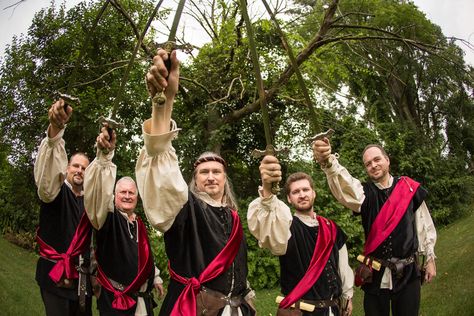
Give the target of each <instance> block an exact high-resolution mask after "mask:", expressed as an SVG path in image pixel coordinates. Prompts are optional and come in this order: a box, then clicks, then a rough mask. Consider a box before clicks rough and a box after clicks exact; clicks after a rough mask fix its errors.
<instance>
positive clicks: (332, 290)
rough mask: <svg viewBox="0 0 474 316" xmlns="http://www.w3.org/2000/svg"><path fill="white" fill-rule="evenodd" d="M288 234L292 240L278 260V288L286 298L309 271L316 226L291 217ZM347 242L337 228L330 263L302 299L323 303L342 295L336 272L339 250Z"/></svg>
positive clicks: (315, 238)
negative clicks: (289, 233) (279, 286)
mask: <svg viewBox="0 0 474 316" xmlns="http://www.w3.org/2000/svg"><path fill="white" fill-rule="evenodd" d="M290 231H291V238H290V239H289V240H288V246H287V250H286V253H285V254H284V255H282V256H280V257H279V259H280V285H281V291H282V293H283V294H284V295H285V296H286V295H288V294H289V293H290V292H291V291H292V290H293V288H294V287H295V286H296V285H297V284H298V282H299V281H300V280H301V279H302V278H303V276H304V275H305V273H306V271H307V270H308V267H309V263H310V261H311V258H312V257H313V252H314V248H315V246H316V240H317V237H318V231H319V226H315V227H310V226H308V225H306V224H304V223H303V222H302V221H301V220H300V219H299V218H298V217H297V216H293V222H292V223H291V227H290ZM346 239H347V237H346V235H345V234H344V232H343V231H342V230H341V229H340V228H339V227H338V226H337V235H336V241H335V244H334V247H333V249H332V251H331V254H330V256H329V260H328V262H327V263H326V266H325V267H324V270H323V271H322V273H321V275H320V277H319V279H318V280H317V281H316V283H315V284H314V285H313V287H312V288H311V289H310V290H309V291H308V292H307V293H306V294H305V295H304V296H303V297H302V299H306V300H326V299H331V298H338V297H339V296H340V295H341V294H342V281H341V278H340V276H339V273H338V264H339V249H341V248H342V247H343V246H344V243H345V242H346Z"/></svg>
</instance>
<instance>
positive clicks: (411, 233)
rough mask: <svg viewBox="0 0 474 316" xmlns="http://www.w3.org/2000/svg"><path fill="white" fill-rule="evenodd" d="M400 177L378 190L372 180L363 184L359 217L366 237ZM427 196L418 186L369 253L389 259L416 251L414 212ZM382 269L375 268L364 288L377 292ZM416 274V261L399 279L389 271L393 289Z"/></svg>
mask: <svg viewBox="0 0 474 316" xmlns="http://www.w3.org/2000/svg"><path fill="white" fill-rule="evenodd" d="M399 180H400V177H393V184H392V186H391V187H389V188H387V189H379V188H377V186H376V185H375V184H374V183H364V184H363V187H364V194H365V200H364V203H362V206H361V212H360V215H361V216H362V225H363V227H364V233H365V237H366V238H367V236H368V234H369V232H370V228H371V227H372V224H373V222H374V220H375V218H376V217H377V215H378V213H379V212H380V209H381V208H382V206H383V205H384V203H385V201H387V199H388V197H389V196H390V194H391V193H392V191H393V189H394V188H395V185H396V184H397V183H398V181H399ZM426 195H427V191H426V190H425V189H424V188H423V187H421V186H419V187H418V190H417V191H416V193H415V195H414V196H413V198H412V200H411V202H410V204H409V205H408V208H407V211H406V212H405V215H404V216H403V217H402V219H401V220H400V223H398V225H397V226H396V227H395V229H394V230H393V231H392V233H391V234H390V235H389V236H388V237H387V239H385V241H383V242H382V244H380V246H378V247H377V249H376V250H375V251H374V252H373V253H372V254H371V256H373V257H376V258H380V259H390V258H392V257H395V258H408V257H410V256H411V255H413V254H415V253H416V251H417V250H418V237H417V233H416V223H415V212H416V210H417V209H418V208H419V207H420V205H421V203H422V202H423V200H424V199H425V197H426ZM355 214H358V213H355ZM383 271H384V269H381V270H380V271H376V270H374V275H373V282H372V283H370V284H367V285H364V286H363V289H364V290H366V291H370V292H373V293H377V292H378V291H379V288H380V282H381V280H382V276H383ZM419 276H420V274H419V271H418V268H417V267H416V265H415V264H412V265H409V266H407V267H405V270H404V275H403V277H402V278H401V279H397V278H396V277H395V275H393V274H392V282H393V291H394V292H397V291H398V290H400V289H401V288H402V287H403V286H404V285H405V284H407V283H408V282H410V281H412V280H413V279H416V278H417V277H419Z"/></svg>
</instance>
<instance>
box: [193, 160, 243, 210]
mask: <svg viewBox="0 0 474 316" xmlns="http://www.w3.org/2000/svg"><path fill="white" fill-rule="evenodd" d="M206 161H217V162H219V163H221V164H222V166H224V173H225V184H224V196H223V198H224V201H225V203H226V204H227V205H228V206H229V207H230V208H232V209H234V210H237V209H238V205H237V199H236V198H235V195H234V191H233V190H232V184H231V183H230V179H229V177H228V176H227V171H226V169H227V168H226V167H227V166H226V162H225V160H224V158H222V157H221V156H220V155H219V154H217V153H215V152H212V151H206V152H204V153H202V154H201V155H200V156H199V157H198V159H196V162H195V163H194V171H193V176H192V178H191V181H190V182H189V190H190V191H191V192H192V193H194V194H196V193H197V192H198V190H197V186H196V169H197V166H199V165H200V164H201V163H203V162H206Z"/></svg>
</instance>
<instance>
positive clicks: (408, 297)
mask: <svg viewBox="0 0 474 316" xmlns="http://www.w3.org/2000/svg"><path fill="white" fill-rule="evenodd" d="M168 59H170V60H168ZM165 61H166V63H165ZM166 64H169V65H170V66H169V69H168V68H167V66H166ZM146 82H147V89H148V91H149V93H150V96H151V97H153V96H155V95H156V94H161V93H162V94H164V104H162V105H158V104H155V103H154V105H153V107H152V114H151V117H150V119H148V120H146V121H145V122H144V123H143V126H142V129H143V140H144V147H143V149H142V150H141V152H140V155H139V157H138V161H137V163H136V170H135V177H136V183H135V181H134V180H133V179H132V178H131V177H123V178H121V179H120V180H118V181H117V183H115V180H116V166H115V164H114V163H113V162H112V159H113V156H114V149H115V144H116V133H115V131H112V130H111V129H109V128H108V126H104V127H103V128H102V129H101V131H100V134H99V135H98V137H97V140H96V149H97V152H96V158H95V159H94V160H93V161H92V162H91V163H90V164H89V159H88V157H87V156H86V155H84V154H82V153H77V154H74V155H72V156H71V158H70V159H69V162H68V160H67V155H66V151H65V144H64V140H63V134H64V129H65V126H66V123H67V122H68V121H69V119H70V117H71V115H72V107H71V106H70V105H67V104H65V101H64V100H62V99H59V100H58V101H56V102H55V103H54V104H53V105H52V106H51V108H50V110H49V123H50V124H49V126H48V129H47V132H46V133H47V135H46V137H45V139H44V140H43V141H42V143H41V145H40V147H39V151H38V158H37V160H36V163H35V170H34V171H35V181H36V184H37V186H38V195H39V197H40V199H41V210H40V224H39V229H38V232H37V241H38V245H39V251H40V259H39V260H38V265H37V272H36V280H37V282H38V284H39V287H40V290H41V296H42V299H43V302H44V306H45V310H46V314H47V315H48V316H49V315H91V314H92V312H91V302H92V294H94V295H95V296H96V297H97V307H98V309H99V312H100V314H101V315H153V308H154V307H155V306H156V303H155V301H154V299H153V294H152V290H153V289H154V288H155V289H156V290H157V292H158V295H159V296H164V293H165V291H164V289H163V281H162V280H161V278H160V276H159V273H160V272H159V270H158V269H157V268H156V266H155V265H154V262H153V255H152V252H151V247H150V242H149V240H148V236H147V231H146V227H145V225H144V223H143V222H142V220H141V219H140V218H139V217H138V216H137V214H135V208H136V205H137V201H138V195H140V196H141V199H142V203H143V208H144V211H145V214H146V217H147V220H148V222H149V223H150V224H151V225H152V226H153V227H154V228H156V229H157V230H159V231H160V232H162V233H163V234H164V243H165V249H166V254H167V256H168V260H169V263H168V269H169V274H170V282H169V285H168V288H167V291H166V296H165V298H164V300H163V303H162V306H161V308H160V315H191V316H192V315H255V314H256V310H255V307H254V305H253V299H254V292H253V291H252V289H251V288H250V284H249V282H248V280H247V276H248V269H247V243H246V240H245V236H244V234H243V229H242V223H241V221H240V218H239V215H238V213H237V203H236V199H235V197H234V194H233V192H232V189H231V185H230V182H229V179H228V175H227V163H226V161H225V160H224V159H223V158H222V157H221V156H220V155H218V154H216V153H212V152H205V153H203V154H202V155H201V156H200V157H198V159H197V160H196V161H195V163H194V173H193V176H192V180H191V181H190V183H189V184H187V183H186V181H185V180H184V178H183V176H182V174H181V171H180V169H179V164H178V157H177V155H176V152H175V150H174V148H173V146H172V140H173V139H174V138H176V137H177V136H178V132H179V128H178V127H177V125H176V123H175V122H174V121H173V120H172V118H171V115H172V110H173V103H174V98H175V95H176V93H177V91H178V82H179V62H178V60H177V58H176V54H175V52H173V53H171V54H168V53H167V52H166V51H164V50H158V53H157V55H156V56H155V57H154V59H153V65H152V66H151V67H150V70H149V71H148V73H147V75H146ZM313 154H314V159H315V160H316V161H318V162H319V163H320V165H321V166H322V169H323V170H324V172H325V173H326V176H327V180H328V183H329V186H330V189H331V191H332V193H333V194H334V196H335V197H336V198H337V200H339V201H340V202H341V203H343V204H344V205H345V206H347V207H348V208H349V209H351V210H352V211H354V213H355V214H359V215H361V216H362V225H363V228H364V232H365V236H366V244H365V246H364V257H365V258H368V260H364V262H365V265H366V267H367V268H368V269H369V270H370V273H371V274H372V276H371V278H370V279H369V278H364V279H363V281H364V284H363V285H362V288H363V290H364V292H365V295H364V309H365V312H366V315H389V314H390V310H391V311H392V314H393V315H418V310H419V302H420V283H421V282H420V280H421V278H423V279H424V280H426V281H427V282H430V281H431V280H432V278H433V277H434V276H435V275H436V268H435V255H434V245H435V242H436V231H435V229H434V225H433V222H432V220H431V216H430V214H429V211H428V208H427V207H426V204H425V202H424V199H425V196H426V191H425V190H424V189H423V188H422V187H421V186H419V184H418V183H417V182H416V181H413V180H411V179H410V178H408V177H394V176H392V175H391V174H390V172H389V165H390V160H389V158H388V155H387V154H386V153H385V151H384V150H383V148H382V147H380V146H376V145H371V146H368V147H367V149H366V150H365V151H364V153H363V162H364V164H365V167H366V170H367V174H368V175H369V177H370V179H371V180H372V182H370V183H364V184H361V183H360V181H359V180H357V179H355V178H353V177H351V176H350V174H349V173H348V171H347V170H346V169H345V168H344V167H342V166H341V165H340V164H339V162H338V160H337V158H336V156H335V155H334V154H332V153H331V146H330V143H329V140H328V139H323V140H319V141H315V142H314V143H313ZM260 175H261V181H262V185H261V186H260V187H259V190H258V195H259V196H258V197H257V198H256V199H255V200H254V201H253V202H252V203H251V204H250V205H249V209H248V212H247V220H248V227H249V230H250V232H251V233H252V235H253V236H255V238H256V239H257V240H258V242H259V245H260V247H263V248H267V249H269V250H270V251H271V252H272V253H273V254H274V255H276V256H278V257H279V260H280V283H281V293H282V295H283V296H282V297H279V306H278V311H277V315H350V314H351V312H352V295H353V284H354V274H353V271H352V269H351V267H350V266H349V261H348V250H347V246H346V240H347V236H346V235H345V234H344V232H343V231H342V230H341V228H340V227H338V226H337V225H336V224H335V223H334V221H332V220H330V219H328V218H324V217H322V216H320V215H318V214H317V213H316V210H315V209H314V206H313V204H314V201H315V198H316V192H315V190H314V186H313V181H312V179H311V177H310V176H309V175H307V174H305V173H301V172H298V173H294V174H292V175H290V176H289V177H288V178H287V181H286V185H285V192H286V197H287V202H288V203H289V204H290V205H291V206H292V207H293V208H294V214H292V212H291V210H290V208H289V207H288V206H287V204H285V203H284V202H283V201H281V200H280V199H279V198H278V197H277V196H276V195H274V194H273V193H272V190H271V188H272V184H273V183H275V182H279V181H281V180H282V172H281V166H280V164H279V161H278V159H277V158H276V157H274V156H265V157H264V158H263V159H262V161H261V164H260ZM114 188H115V189H114ZM91 245H92V246H91ZM418 253H423V254H424V255H425V256H426V258H427V260H426V264H425V265H424V268H425V269H422V270H423V272H424V274H423V276H421V272H422V271H420V269H419V267H418V265H417V260H416V259H417V257H416V255H417V254H418ZM375 262H376V263H380V264H381V265H382V268H381V269H380V271H377V270H373V269H372V266H373V263H375ZM357 277H358V276H356V278H357Z"/></svg>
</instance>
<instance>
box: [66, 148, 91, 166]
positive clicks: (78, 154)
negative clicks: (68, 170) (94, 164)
mask: <svg viewBox="0 0 474 316" xmlns="http://www.w3.org/2000/svg"><path fill="white" fill-rule="evenodd" d="M76 156H82V157H84V158H86V159H87V161H90V160H89V156H87V155H86V153H84V152H82V151H78V152H75V153H74V154H72V155H71V157H70V158H69V163H68V164H69V165H70V164H71V162H72V159H73V158H74V157H76Z"/></svg>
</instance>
